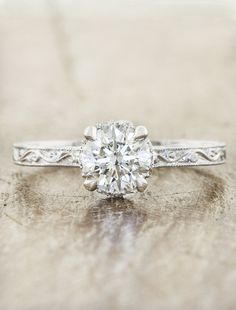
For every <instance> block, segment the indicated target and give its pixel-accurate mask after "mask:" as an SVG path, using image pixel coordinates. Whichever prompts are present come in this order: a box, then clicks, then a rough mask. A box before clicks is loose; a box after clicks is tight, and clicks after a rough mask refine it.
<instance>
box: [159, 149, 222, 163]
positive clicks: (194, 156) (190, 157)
mask: <svg viewBox="0 0 236 310" xmlns="http://www.w3.org/2000/svg"><path fill="white" fill-rule="evenodd" d="M154 151H155V163H154V167H162V166H165V167H166V166H194V165H210V164H217V163H219V164H220V163H222V162H223V161H224V160H225V149H223V148H207V149H183V150H182V149H181V150H179V149H172V148H171V149H158V148H155V149H154Z"/></svg>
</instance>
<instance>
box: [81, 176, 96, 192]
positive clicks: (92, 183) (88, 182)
mask: <svg viewBox="0 0 236 310" xmlns="http://www.w3.org/2000/svg"><path fill="white" fill-rule="evenodd" d="M84 187H85V188H86V189H87V190H88V191H91V192H92V191H95V189H97V181H96V180H95V179H94V178H86V179H85V181H84Z"/></svg>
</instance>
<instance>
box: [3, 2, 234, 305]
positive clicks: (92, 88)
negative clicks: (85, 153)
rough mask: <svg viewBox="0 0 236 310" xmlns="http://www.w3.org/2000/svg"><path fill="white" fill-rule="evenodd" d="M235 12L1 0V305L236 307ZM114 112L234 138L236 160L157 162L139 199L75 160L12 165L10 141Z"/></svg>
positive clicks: (164, 127)
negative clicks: (119, 194) (85, 175)
mask: <svg viewBox="0 0 236 310" xmlns="http://www.w3.org/2000/svg"><path fill="white" fill-rule="evenodd" d="M109 3H110V2H109ZM231 13H232V11H228V10H227V9H226V8H225V9H224V8H223V7H221V6H220V7H218V6H217V7H214V6H209V7H206V6H204V7H192V6H189V7H183V6H178V7H175V6H172V7H171V6H167V7H164V6H157V5H155V4H154V2H152V1H147V2H146V4H144V2H143V3H142V2H141V1H137V4H136V5H135V2H132V1H128V2H127V3H124V2H123V1H121V2H120V3H119V4H118V3H117V6H115V5H114V3H113V4H108V3H107V1H105V0H103V1H101V2H99V5H98V3H96V2H95V3H94V2H93V1H88V2H86V1H78V2H75V1H65V0H62V1H48V2H43V1H37V2H36V1H35V2H32V4H30V2H28V3H27V2H21V3H20V4H19V2H17V1H12V0H11V1H5V2H4V1H3V2H0V42H1V49H0V68H1V70H0V109H1V110H0V144H1V145H0V195H1V196H0V198H1V201H0V202H1V205H0V208H1V209H0V211H1V213H0V214H1V218H0V221H1V223H0V236H1V238H0V309H2V310H13V309H24V310H28V309H29V310H31V309H36V310H38V309H44V310H47V309H80V310H81V309H86V310H90V309H92V310H93V309H102V310H106V309H109V310H110V309H113V310H115V309H129V310H130V309H138V310H139V309H148V310H149V309H150V310H152V309H155V310H156V309H177V310H183V309H186V310H189V309H191V310H194V309H196V310H199V309H204V310H205V309H206V310H208V309H215V310H217V309H219V310H221V309H224V310H230V309H235V307H236V296H235V287H236V204H235V203H236V197H235V192H236V183H235V181H236V170H235V167H236V166H235V165H236V147H235V145H236V135H235V132H236V125H235V114H236V103H235V102H236V95H235V86H236V85H235V78H236V58H235V57H236V56H235V55H236V49H235V46H236V45H235V20H234V19H233V14H231ZM109 119H128V120H131V121H133V122H135V123H137V124H144V125H146V126H147V127H148V128H149V131H150V135H151V137H152V138H157V137H159V138H166V137H167V138H191V139H198V138H200V139H219V140H223V141H226V143H227V145H228V162H227V165H225V166H222V167H216V168H214V167H213V168H199V169H197V168H194V169H190V168H189V169H186V168H183V169H179V168H177V169H158V170H156V171H155V172H153V174H152V177H151V178H150V179H149V186H148V190H147V191H146V192H145V193H144V194H137V195H135V196H131V197H129V198H128V199H124V200H109V199H104V197H103V196H100V195H99V194H96V193H92V194H91V193H89V192H87V191H86V190H85V189H84V188H83V185H82V179H81V173H80V171H79V170H78V169H72V168H67V169H66V168H61V169H56V168H55V169H54V168H42V169H40V168H38V169H36V168H35V169H34V168H22V167H17V166H13V164H12V162H11V145H12V143H13V142H15V141H18V140H22V139H73V138H76V137H77V138H79V137H80V136H81V133H82V131H83V128H84V127H85V126H87V125H89V124H93V123H96V122H100V121H103V120H109Z"/></svg>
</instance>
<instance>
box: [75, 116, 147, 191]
mask: <svg viewBox="0 0 236 310" xmlns="http://www.w3.org/2000/svg"><path fill="white" fill-rule="evenodd" d="M144 130H145V128H144V127H142V126H138V127H137V128H136V129H135V127H134V126H133V125H132V124H131V123H129V122H125V121H118V122H108V123H104V124H101V125H97V126H96V127H89V128H88V131H89V132H90V135H89V134H87V136H86V135H85V136H86V140H85V141H84V142H83V145H82V155H81V162H82V173H83V176H84V177H85V178H86V181H85V187H86V185H87V186H89V187H87V188H88V189H90V190H93V189H96V188H97V190H98V192H100V193H105V194H107V195H111V196H122V195H124V194H128V193H133V192H135V191H136V190H139V191H143V190H144V189H145V188H146V186H147V182H146V180H145V178H147V177H148V176H149V173H150V169H151V168H152V163H153V152H152V144H151V142H150V141H149V140H148V138H147V133H146V134H145V133H144V134H142V132H143V131H144Z"/></svg>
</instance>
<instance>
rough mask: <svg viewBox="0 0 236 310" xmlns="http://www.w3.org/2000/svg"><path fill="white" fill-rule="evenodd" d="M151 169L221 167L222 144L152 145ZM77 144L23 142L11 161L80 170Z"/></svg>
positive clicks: (171, 142) (169, 142) (15, 147)
mask: <svg viewBox="0 0 236 310" xmlns="http://www.w3.org/2000/svg"><path fill="white" fill-rule="evenodd" d="M152 145H153V152H154V164H153V167H181V166H205V165H219V164H223V163H224V162H225V159H226V148H225V144H224V143H222V142H217V141H198V140H161V141H153V142H152ZM81 151H82V148H81V142H80V141H39V142H22V143H16V144H14V145H13V161H14V163H15V164H18V165H24V166H40V167H43V166H69V167H80V168H81V166H82V165H81V160H80V157H81Z"/></svg>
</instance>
